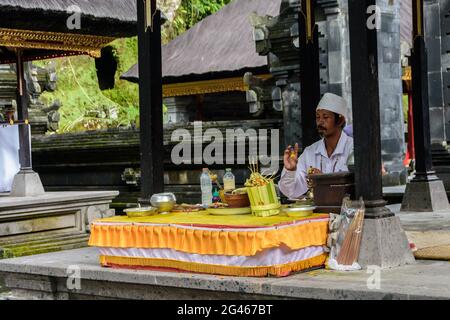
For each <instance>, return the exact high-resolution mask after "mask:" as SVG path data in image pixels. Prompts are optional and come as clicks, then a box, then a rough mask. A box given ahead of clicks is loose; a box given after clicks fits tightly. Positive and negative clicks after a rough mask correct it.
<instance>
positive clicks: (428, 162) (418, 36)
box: [410, 0, 438, 181]
mask: <svg viewBox="0 0 450 320" xmlns="http://www.w3.org/2000/svg"><path fill="white" fill-rule="evenodd" d="M411 1H412V2H413V6H412V7H413V49H412V51H411V58H410V62H411V73H412V100H413V106H414V112H413V123H414V148H415V155H416V174H415V176H414V179H413V181H434V180H438V178H437V176H436V175H435V172H434V171H433V164H432V157H431V135H430V111H429V99H428V58H427V51H426V47H425V39H424V33H423V30H424V29H423V0H411Z"/></svg>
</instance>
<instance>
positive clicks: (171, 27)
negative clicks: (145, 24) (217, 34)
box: [163, 0, 232, 43]
mask: <svg viewBox="0 0 450 320" xmlns="http://www.w3.org/2000/svg"><path fill="white" fill-rule="evenodd" d="M231 1H232V0H182V1H181V5H180V7H179V8H178V10H177V12H176V14H175V18H174V20H173V22H172V23H168V24H166V26H164V28H163V43H167V42H169V41H170V40H172V39H174V38H176V37H177V36H178V35H180V34H182V33H183V32H185V31H186V30H188V29H189V28H191V27H192V26H194V25H195V24H196V23H197V22H199V21H201V20H203V19H204V18H206V17H207V16H209V15H211V14H213V13H215V12H217V11H219V10H220V9H221V8H222V7H223V6H224V5H226V4H228V3H230V2H231Z"/></svg>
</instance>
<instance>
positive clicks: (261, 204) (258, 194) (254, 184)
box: [245, 161, 281, 217]
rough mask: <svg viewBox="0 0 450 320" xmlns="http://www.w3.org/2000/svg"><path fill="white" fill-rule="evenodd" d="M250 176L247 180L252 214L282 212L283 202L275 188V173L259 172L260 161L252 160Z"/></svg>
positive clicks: (266, 214) (266, 215)
mask: <svg viewBox="0 0 450 320" xmlns="http://www.w3.org/2000/svg"><path fill="white" fill-rule="evenodd" d="M249 169H250V171H251V174H250V178H249V179H247V181H246V182H245V186H246V187H247V193H248V198H249V200H250V206H251V208H252V214H253V215H254V216H257V217H270V216H275V215H278V214H279V213H280V208H281V203H280V201H279V200H278V196H277V192H276V190H275V183H274V175H271V176H264V175H262V174H261V173H260V172H259V168H258V162H257V161H251V162H250V167H249Z"/></svg>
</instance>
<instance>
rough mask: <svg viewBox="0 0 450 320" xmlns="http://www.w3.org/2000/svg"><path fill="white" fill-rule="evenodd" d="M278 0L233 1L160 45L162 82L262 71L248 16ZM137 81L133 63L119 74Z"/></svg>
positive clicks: (270, 9)
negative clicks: (163, 44)
mask: <svg viewBox="0 0 450 320" xmlns="http://www.w3.org/2000/svg"><path fill="white" fill-rule="evenodd" d="M280 4H281V0H275V1H274V0H234V1H233V2H231V3H230V4H229V5H227V6H225V7H224V8H222V9H221V10H220V11H218V12H217V13H216V14H214V15H211V16H209V17H207V18H206V19H204V20H202V21H201V22H199V23H198V24H196V25H195V26H194V27H192V28H191V29H190V30H188V31H186V32H185V33H184V34H182V35H181V36H179V37H177V38H176V39H175V40H173V41H171V42H170V43H169V44H167V45H165V46H163V48H162V59H163V77H164V82H169V83H171V82H183V81H195V80H196V79H199V80H203V79H207V78H218V77H226V76H227V75H228V76H232V75H233V74H237V73H240V74H242V72H243V71H246V70H251V71H254V70H255V68H256V69H258V70H266V65H267V60H266V58H265V57H261V56H259V55H258V54H257V53H256V51H255V47H254V41H253V37H252V26H251V25H250V22H249V18H248V17H249V15H250V14H251V13H252V12H255V11H256V12H257V13H258V15H260V16H262V15H271V16H277V15H278V14H279V11H280ZM400 22H401V28H400V29H401V30H400V35H401V40H402V41H405V42H406V43H408V44H411V42H412V40H411V37H412V2H411V0H401V6H400ZM121 78H122V79H124V80H128V81H131V82H136V83H137V82H138V81H139V67H138V64H136V65H134V66H133V67H132V68H131V69H130V70H128V71H127V72H126V73H124V74H123V75H122V77H121Z"/></svg>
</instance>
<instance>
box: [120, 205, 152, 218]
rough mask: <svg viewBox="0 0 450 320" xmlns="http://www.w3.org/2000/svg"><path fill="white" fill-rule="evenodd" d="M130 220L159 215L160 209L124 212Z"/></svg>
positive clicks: (142, 208) (139, 209) (144, 208)
mask: <svg viewBox="0 0 450 320" xmlns="http://www.w3.org/2000/svg"><path fill="white" fill-rule="evenodd" d="M123 212H125V213H126V214H127V216H128V217H129V218H137V217H148V216H153V215H155V214H157V213H158V208H155V207H140V208H130V209H125V210H123Z"/></svg>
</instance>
